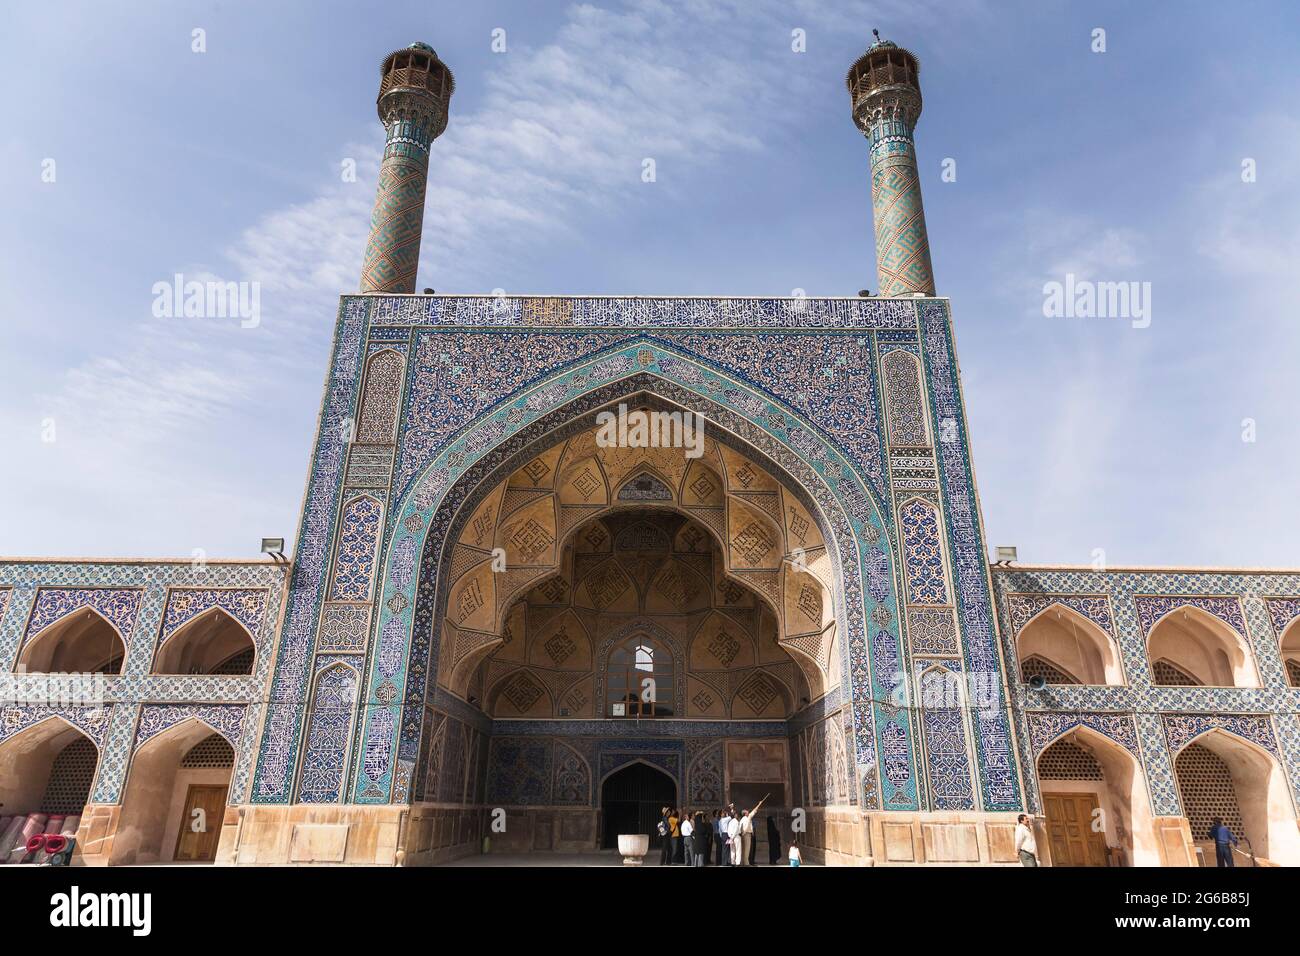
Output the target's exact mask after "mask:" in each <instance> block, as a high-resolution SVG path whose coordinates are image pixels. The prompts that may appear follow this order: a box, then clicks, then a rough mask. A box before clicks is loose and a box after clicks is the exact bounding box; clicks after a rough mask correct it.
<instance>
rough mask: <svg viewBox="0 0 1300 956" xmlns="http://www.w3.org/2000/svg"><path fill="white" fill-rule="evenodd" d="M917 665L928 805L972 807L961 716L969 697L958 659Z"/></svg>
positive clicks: (936, 807) (969, 758)
mask: <svg viewBox="0 0 1300 956" xmlns="http://www.w3.org/2000/svg"><path fill="white" fill-rule="evenodd" d="M916 666H917V670H918V671H919V673H918V675H917V681H916V685H917V691H918V697H919V702H920V711H921V729H922V735H923V739H924V741H925V749H926V753H927V757H928V759H927V760H926V779H927V782H928V784H929V798H930V805H931V806H932V807H933V808H934V809H936V810H973V809H975V806H976V800H975V793H974V791H973V790H972V782H971V781H972V776H971V756H970V750H969V744H968V741H969V739H970V736H969V733H968V730H967V727H966V720H965V715H964V711H965V708H966V706H967V700H968V698H967V693H966V687H965V681H964V679H963V677H962V670H961V662H960V661H957V660H937V661H922V662H918V663H917V665H916Z"/></svg>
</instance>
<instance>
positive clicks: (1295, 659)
mask: <svg viewBox="0 0 1300 956" xmlns="http://www.w3.org/2000/svg"><path fill="white" fill-rule="evenodd" d="M1278 650H1279V652H1280V653H1281V655H1282V671H1283V676H1284V678H1285V680H1286V682H1287V683H1288V684H1290V685H1291V686H1292V687H1300V616H1297V617H1295V618H1293V619H1292V620H1291V623H1290V624H1288V625H1287V626H1286V628H1285V629H1284V630H1283V631H1282V638H1281V640H1280V641H1279V642H1278Z"/></svg>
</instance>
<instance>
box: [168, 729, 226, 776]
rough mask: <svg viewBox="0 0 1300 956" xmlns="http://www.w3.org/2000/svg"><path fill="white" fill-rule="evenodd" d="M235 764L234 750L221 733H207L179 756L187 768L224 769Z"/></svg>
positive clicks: (183, 765) (182, 764)
mask: <svg viewBox="0 0 1300 956" xmlns="http://www.w3.org/2000/svg"><path fill="white" fill-rule="evenodd" d="M234 765H235V751H234V749H233V748H232V747H231V746H230V744H229V743H227V742H226V738H225V737H223V736H221V734H208V736H206V737H204V738H203V739H202V740H200V741H199V742H198V743H197V744H195V745H194V746H193V747H191V748H190V749H189V752H187V753H186V754H185V756H184V757H182V758H181V766H182V767H183V768H185V769H187V770H199V769H208V768H220V769H226V768H228V767H233V766H234Z"/></svg>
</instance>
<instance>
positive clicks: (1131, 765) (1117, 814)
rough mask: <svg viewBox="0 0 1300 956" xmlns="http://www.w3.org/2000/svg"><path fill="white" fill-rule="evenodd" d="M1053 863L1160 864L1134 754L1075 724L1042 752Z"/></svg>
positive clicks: (1040, 780)
mask: <svg viewBox="0 0 1300 956" xmlns="http://www.w3.org/2000/svg"><path fill="white" fill-rule="evenodd" d="M1037 771H1038V788H1039V792H1040V793H1041V794H1042V799H1043V810H1044V815H1045V816H1046V817H1047V835H1048V842H1049V845H1050V849H1051V854H1052V865H1053V866H1156V865H1159V862H1160V855H1159V849H1158V847H1157V846H1156V843H1155V829H1154V820H1153V818H1152V813H1151V805H1150V801H1149V799H1148V796H1147V792H1146V784H1145V782H1144V780H1143V778H1142V774H1141V771H1140V770H1139V768H1138V765H1137V760H1136V758H1134V756H1133V754H1132V753H1131V752H1130V751H1128V750H1126V749H1125V748H1124V747H1122V746H1120V745H1119V744H1117V743H1116V742H1115V741H1113V740H1111V739H1110V738H1109V737H1105V736H1103V735H1102V734H1099V733H1097V732H1096V731H1094V730H1092V729H1091V728H1088V727H1077V728H1075V729H1074V730H1073V731H1071V732H1070V733H1068V734H1066V735H1065V736H1063V737H1060V738H1058V739H1057V740H1056V741H1055V742H1053V743H1052V744H1051V746H1049V747H1047V748H1045V749H1044V750H1043V752H1042V753H1041V754H1039V757H1038V762H1037Z"/></svg>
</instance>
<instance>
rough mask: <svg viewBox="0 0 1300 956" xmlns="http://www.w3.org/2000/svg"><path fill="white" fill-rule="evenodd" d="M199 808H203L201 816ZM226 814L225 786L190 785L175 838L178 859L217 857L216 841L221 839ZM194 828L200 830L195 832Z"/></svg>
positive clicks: (199, 859) (175, 856)
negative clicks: (223, 819) (197, 812)
mask: <svg viewBox="0 0 1300 956" xmlns="http://www.w3.org/2000/svg"><path fill="white" fill-rule="evenodd" d="M196 810H202V811H203V813H202V814H201V815H199V814H196V813H195V811H196ZM225 815H226V788H225V787H218V786H211V785H206V784H191V785H190V789H189V792H188V793H186V794H185V812H184V813H183V814H181V829H180V833H179V834H178V835H177V837H176V853H175V854H174V855H173V857H172V858H173V859H175V860H186V861H208V862H210V861H212V860H215V859H216V858H217V842H218V841H219V840H220V839H221V821H222V818H223V817H225ZM195 827H199V828H200V829H199V831H198V832H195Z"/></svg>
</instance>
